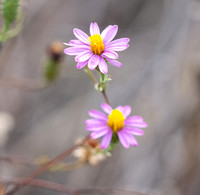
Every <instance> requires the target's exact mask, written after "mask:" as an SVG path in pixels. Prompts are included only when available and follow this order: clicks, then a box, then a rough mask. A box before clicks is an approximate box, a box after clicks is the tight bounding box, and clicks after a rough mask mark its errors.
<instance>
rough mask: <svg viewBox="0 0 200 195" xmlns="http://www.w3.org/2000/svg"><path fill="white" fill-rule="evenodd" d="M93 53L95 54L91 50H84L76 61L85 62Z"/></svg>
mask: <svg viewBox="0 0 200 195" xmlns="http://www.w3.org/2000/svg"><path fill="white" fill-rule="evenodd" d="M93 55H94V53H93V52H92V51H90V50H88V51H84V52H82V53H80V54H79V55H78V56H76V57H75V61H76V62H85V61H87V60H88V59H89V58H91V57H92V56H93Z"/></svg>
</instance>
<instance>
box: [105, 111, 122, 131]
mask: <svg viewBox="0 0 200 195" xmlns="http://www.w3.org/2000/svg"><path fill="white" fill-rule="evenodd" d="M124 120H125V118H124V116H123V114H122V113H121V112H120V111H119V110H117V109H114V110H113V111H112V112H111V114H110V115H109V116H108V123H107V124H108V126H109V127H110V128H111V129H112V130H113V132H115V133H116V132H117V131H119V130H120V129H122V127H123V126H124Z"/></svg>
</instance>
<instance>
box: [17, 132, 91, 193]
mask: <svg viewBox="0 0 200 195" xmlns="http://www.w3.org/2000/svg"><path fill="white" fill-rule="evenodd" d="M88 139H89V136H86V137H85V139H84V140H83V141H82V143H80V144H77V145H74V146H72V147H71V148H69V149H68V150H66V151H64V152H63V153H61V154H60V155H58V156H57V157H55V158H54V159H53V160H51V161H50V162H48V163H46V164H45V165H44V166H42V167H41V168H39V169H37V170H36V171H34V172H33V173H32V174H31V175H30V176H29V177H28V178H26V179H25V180H24V181H23V182H22V183H21V184H20V186H19V190H21V189H22V188H23V187H24V186H25V185H28V184H29V183H30V182H31V180H32V179H33V178H35V177H37V176H39V175H41V174H42V173H44V172H45V171H46V170H48V169H50V168H51V167H52V166H53V165H54V164H56V163H58V162H60V161H61V160H62V159H64V158H66V157H67V156H69V155H70V154H71V153H72V152H73V151H74V150H75V149H76V148H77V147H78V146H81V145H83V144H84V143H85V142H86V141H88ZM17 190H18V189H17Z"/></svg>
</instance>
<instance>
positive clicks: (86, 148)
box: [73, 139, 108, 165]
mask: <svg viewBox="0 0 200 195" xmlns="http://www.w3.org/2000/svg"><path fill="white" fill-rule="evenodd" d="M81 140H82V139H78V140H77V141H76V143H77V144H80V143H81ZM73 156H74V157H76V158H77V159H78V160H79V161H81V162H87V163H89V164H91V165H98V164H99V163H100V162H101V161H103V160H105V159H106V157H107V156H108V155H107V154H104V153H103V151H102V149H101V147H100V143H99V141H98V140H96V139H89V140H88V141H86V142H85V143H84V144H83V145H82V146H79V147H77V149H76V150H74V152H73Z"/></svg>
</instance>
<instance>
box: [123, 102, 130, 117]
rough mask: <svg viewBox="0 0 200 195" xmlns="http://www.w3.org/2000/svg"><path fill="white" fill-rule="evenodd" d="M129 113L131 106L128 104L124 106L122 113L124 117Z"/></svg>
mask: <svg viewBox="0 0 200 195" xmlns="http://www.w3.org/2000/svg"><path fill="white" fill-rule="evenodd" d="M130 113H131V107H130V106H128V105H127V106H124V111H123V114H124V116H125V118H126V117H128V116H129V115H130Z"/></svg>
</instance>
